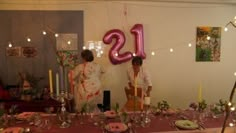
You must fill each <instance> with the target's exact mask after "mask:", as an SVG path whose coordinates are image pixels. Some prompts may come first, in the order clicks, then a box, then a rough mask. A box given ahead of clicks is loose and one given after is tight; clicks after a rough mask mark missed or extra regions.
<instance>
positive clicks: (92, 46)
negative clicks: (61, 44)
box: [86, 41, 105, 57]
mask: <svg viewBox="0 0 236 133" xmlns="http://www.w3.org/2000/svg"><path fill="white" fill-rule="evenodd" d="M86 47H87V48H88V49H89V50H95V51H96V54H97V57H101V56H102V54H103V50H104V47H105V45H104V44H103V42H102V41H88V42H87V43H86Z"/></svg>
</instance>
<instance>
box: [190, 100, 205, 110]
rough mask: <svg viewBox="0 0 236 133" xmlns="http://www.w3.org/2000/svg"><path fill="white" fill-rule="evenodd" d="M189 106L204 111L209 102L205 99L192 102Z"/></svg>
mask: <svg viewBox="0 0 236 133" xmlns="http://www.w3.org/2000/svg"><path fill="white" fill-rule="evenodd" d="M189 107H190V108H191V109H193V110H197V111H199V112H203V111H204V110H205V109H206V108H207V103H206V101H205V100H202V101H201V102H198V103H191V104H190V105H189Z"/></svg>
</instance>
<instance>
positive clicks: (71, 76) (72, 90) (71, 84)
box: [69, 70, 74, 94]
mask: <svg viewBox="0 0 236 133" xmlns="http://www.w3.org/2000/svg"><path fill="white" fill-rule="evenodd" d="M69 79H70V93H71V94H73V93H74V86H73V71H72V70H71V71H70V73H69Z"/></svg>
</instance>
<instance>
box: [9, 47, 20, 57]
mask: <svg viewBox="0 0 236 133" xmlns="http://www.w3.org/2000/svg"><path fill="white" fill-rule="evenodd" d="M6 55H7V56H15V57H20V56H21V47H7V48H6Z"/></svg>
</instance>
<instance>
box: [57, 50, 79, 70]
mask: <svg viewBox="0 0 236 133" xmlns="http://www.w3.org/2000/svg"><path fill="white" fill-rule="evenodd" d="M56 54H57V62H58V63H59V64H60V66H64V67H71V68H73V67H74V66H75V65H76V60H77V53H72V52H69V51H57V52H56Z"/></svg>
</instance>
